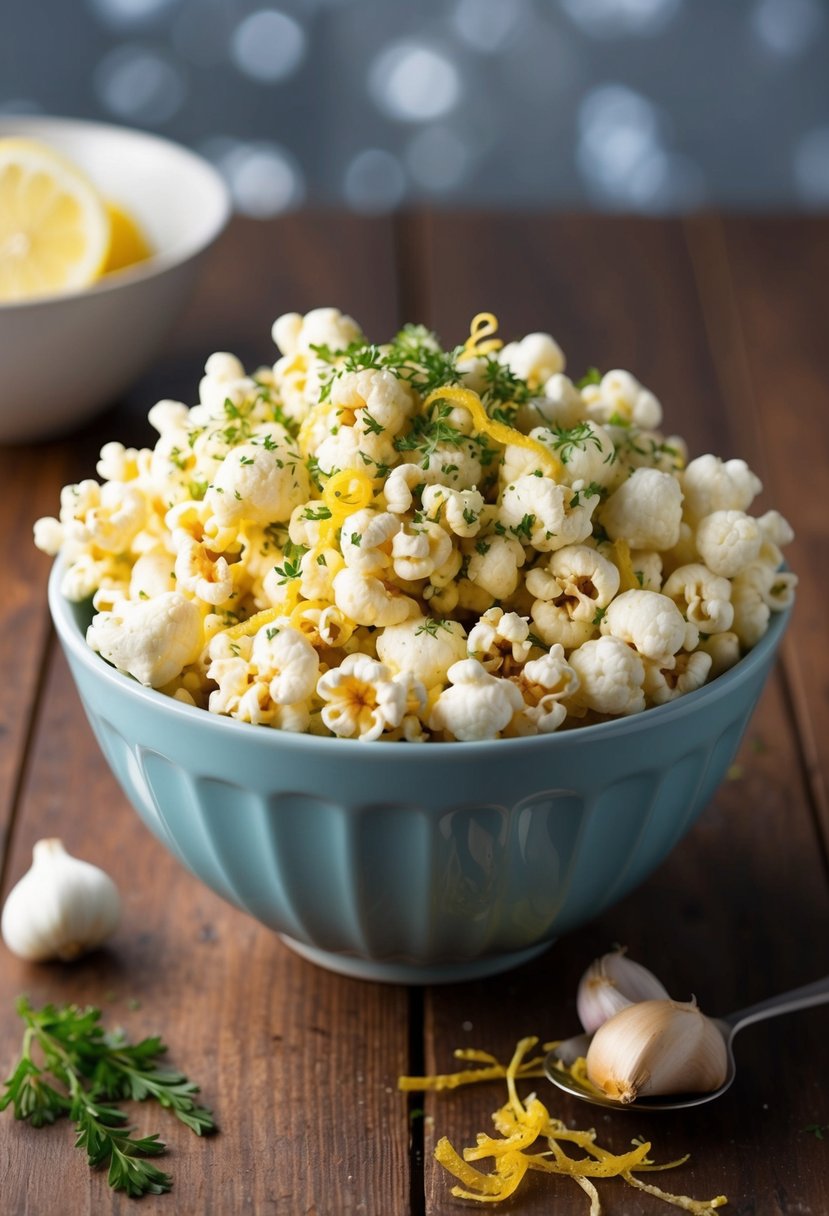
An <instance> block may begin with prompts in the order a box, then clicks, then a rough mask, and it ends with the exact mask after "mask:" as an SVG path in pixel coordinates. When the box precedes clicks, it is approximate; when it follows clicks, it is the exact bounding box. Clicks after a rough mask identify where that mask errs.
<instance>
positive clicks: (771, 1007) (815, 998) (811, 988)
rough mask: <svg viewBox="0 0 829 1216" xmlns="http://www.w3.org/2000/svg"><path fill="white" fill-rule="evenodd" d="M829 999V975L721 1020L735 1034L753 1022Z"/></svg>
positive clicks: (821, 1003)
mask: <svg viewBox="0 0 829 1216" xmlns="http://www.w3.org/2000/svg"><path fill="white" fill-rule="evenodd" d="M827 1001H829V975H827V976H824V978H823V979H822V980H815V981H814V983H812V984H804V985H803V987H802V988H793V989H792V991H791V992H781V993H780V995H779V996H770V997H769V998H768V999H767V1000H765V1001H759V1002H758V1003H757V1004H756V1005H749V1007H748V1009H740V1010H738V1011H737V1013H729V1014H727V1015H726V1016H725V1017H724V1018H721V1019H720V1020H721V1021H723V1022H726V1023H727V1024H728V1025H729V1026H730V1027H731V1030H732V1032H733V1033H734V1034H736V1033H737V1031H738V1030H742V1029H743V1027H744V1026H750V1025H751V1023H752V1022H762V1021H764V1020H765V1019H766V1018H776V1017H778V1016H779V1015H780V1014H781V1013H794V1012H795V1011H796V1010H798V1009H808V1008H809V1007H810V1006H811V1005H824V1004H826V1002H827Z"/></svg>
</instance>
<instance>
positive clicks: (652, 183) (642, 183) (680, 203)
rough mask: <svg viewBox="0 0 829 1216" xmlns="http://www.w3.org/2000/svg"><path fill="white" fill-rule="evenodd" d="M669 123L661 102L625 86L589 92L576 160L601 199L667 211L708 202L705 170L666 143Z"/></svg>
mask: <svg viewBox="0 0 829 1216" xmlns="http://www.w3.org/2000/svg"><path fill="white" fill-rule="evenodd" d="M664 126H665V124H664V121H663V120H662V118H661V116H660V113H659V111H658V109H657V107H656V106H655V105H654V104H653V103H652V102H651V101H649V100H648V98H646V97H643V96H642V95H641V94H639V93H636V92H635V91H634V90H632V89H629V88H627V87H626V86H625V85H620V84H605V85H601V86H599V87H598V88H596V89H594V90H592V91H591V92H590V93H588V94H587V96H586V97H585V98H584V100H583V101H582V104H581V106H580V109H579V117H578V128H579V141H578V147H577V152H576V161H577V164H578V168H579V171H580V173H581V176H582V179H583V181H584V183H585V186H586V188H587V191H588V193H589V195H590V197H591V198H592V199H593V200H594V201H595V202H596V203H597V204H599V205H600V206H604V207H607V208H611V209H624V210H633V211H639V212H650V213H654V214H663V213H667V212H671V211H677V212H682V211H688V210H690V209H692V208H693V207H697V206H699V205H700V204H701V203H702V202H703V200H704V195H705V188H704V181H703V175H702V172H701V170H700V169H699V167H698V166H697V165H696V164H695V162H694V161H693V160H692V159H691V158H690V157H688V156H686V155H684V154H682V153H680V152H676V151H674V150H673V149H671V148H670V147H668V146H666V138H665V130H664Z"/></svg>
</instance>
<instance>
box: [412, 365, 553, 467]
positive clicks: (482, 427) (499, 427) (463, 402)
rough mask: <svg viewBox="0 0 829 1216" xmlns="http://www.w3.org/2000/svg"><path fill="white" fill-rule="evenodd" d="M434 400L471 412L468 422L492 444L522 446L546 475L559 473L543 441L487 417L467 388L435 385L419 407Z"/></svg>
mask: <svg viewBox="0 0 829 1216" xmlns="http://www.w3.org/2000/svg"><path fill="white" fill-rule="evenodd" d="M438 400H441V401H450V402H451V403H452V404H453V405H459V406H461V407H462V408H463V409H465V410H468V411H469V413H470V414H471V415H472V422H473V424H474V426H475V430H476V431H477V432H478V434H479V435H487V436H489V438H490V439H494V440H495V441H496V443H501V444H503V445H504V446H505V447H507V446H512V447H516V448H526V449H527V451H529V452H532V453H533V455H534V456H536V458H537V459H538V462H539V464H540V465H541V467H542V469H543V470H544V472H545V473H546V474H547V476H548V477H552V478H554V479H555V478H557V477H558V476H559V474H560V473H561V463H560V461H559V460H557V459H556V457H555V456H554V455H553V454H552V452H550V451H549V450H548V449H547V448H545V446H544V444H543V443H539V442H538V440H537V439H532V438H531V437H530V436H529V435H524V434H522V432H521V431H517V430H516V429H515V427H514V426H508V425H507V423H506V422H499V421H498V419H497V418H490V416H489V414H488V413H487V412H486V410H485V409H484V403H483V402H482V401H481V398H480V397H479V396H478V394H477V393H476V392H473V390H472V389H471V388H461V387H460V386H457V385H446V386H444V387H443V388H436V389H434V390H433V391H432V392H431V393H430V394H429V396H428V397H427V398H426V400H425V401H424V402H423V408H424V409H428V407H429V406H430V405H431V404H432V402H433V401H438Z"/></svg>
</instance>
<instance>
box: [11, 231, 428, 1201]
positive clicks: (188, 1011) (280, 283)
mask: <svg viewBox="0 0 829 1216" xmlns="http://www.w3.org/2000/svg"><path fill="white" fill-rule="evenodd" d="M366 268H370V273H368V272H367V270H366ZM324 303H333V304H342V306H343V307H344V308H347V309H349V310H352V311H353V312H354V314H355V315H356V316H358V317H359V319H360V320H361V321H362V322H363V323H364V324H365V325H366V326H367V327H369V326H370V327H374V328H375V329H376V328H377V327H378V326H379V327H383V328H389V329H393V328H394V327H395V326H396V324H397V315H396V307H397V305H396V295H395V287H394V274H393V265H392V260H391V243H390V239H389V227H388V225H387V224H385V223H384V222H382V221H377V222H368V221H352V220H345V221H339V220H338V219H337V218H336V217H335V216H317V217H311V218H310V219H309V220H308V221H307V223H306V222H305V221H304V220H301V219H299V218H291V219H288V220H285V221H280V222H279V223H276V224H273V225H264V224H263V225H258V224H253V223H247V224H245V223H241V222H240V223H237V224H234V226H233V229H232V230H231V232H230V234H229V236H228V237H227V238H226V240H225V242H224V244H223V246H222V249H221V250H220V253H219V257H218V261H217V263H216V266H215V267H214V268H213V271H212V273H211V277H210V279H209V281H208V283H207V286H206V287H205V289H204V294H203V296H202V297H201V298H200V300H198V301H197V302H196V304H195V306H194V309H193V311H192V312H191V314H190V318H189V320H188V321H187V322H186V323H185V324H184V325H183V326H182V328H181V329H180V330H179V332H178V334H177V335H176V336H175V341H174V343H173V345H172V347H171V349H170V351H169V353H168V355H167V356H166V359H167V360H169V363H170V366H172V368H173V370H174V372H175V376H174V377H173V378H174V379H175V378H176V377H178V378H181V375H180V373H181V368H182V367H186V368H187V369H188V370H195V373H196V375H198V369H199V365H200V363H201V362H203V360H204V358H205V357H206V355H207V354H209V353H210V351H211V350H213V349H216V348H221V347H226V348H230V349H236V350H240V351H241V348H242V347H243V346H244V345H245V344H247V351H246V352H243V353H247V354H248V355H249V357H250V358H255V359H262V358H266V357H268V356H269V355H270V351H271V348H270V343H269V338H268V335H269V330H270V325H271V321H272V320H273V318H274V316H275V315H276V314H277V312H281V311H285V310H290V309H293V308H298V309H305V308H308V307H310V306H313V305H315V304H324ZM197 348H198V355H196V353H195V352H196V349H197ZM271 357H272V356H271ZM179 360H181V362H180V363H179ZM164 367H165V360H162V361H161V363H160V365H159V369H156V371H155V372H154V373H153V374H151V375H150V376H149V377H147V379H146V380H145V382H144V384H143V386H141V385H139V386H136V390H135V391H134V392H133V393H131V394H130V396H129V399H128V401H127V402H126V406H125V409H124V410H123V411H122V413H121V415H120V416H121V417H124V416H125V415H126V414H129V413H130V411H131V410H132V409H133V407H134V409H135V412H134V418H135V421H136V431H138V430H139V429H140V428H139V427H138V425H137V423H138V417H139V415H138V405H137V399H138V398H139V397H141V396H143V395H144V390H145V389H146V388H147V386H149V388H150V389H151V390H152V392H151V394H150V396H149V400H145V401H143V402H142V405H141V408H142V409H143V410H146V406H147V405H148V404H150V403H151V402H152V400H155V397H156V396H157V395H161V394H162V393H164V394H166V392H168V391H169V388H167V387H165V385H164V384H162V383H160V381H161V379H162V377H161V374H160V372H161V371H163V370H164ZM177 369H178V370H177ZM157 382H159V383H158V388H157V389H156V387H155V385H156V383H157ZM193 387H194V386H193ZM182 395H184V392H183V391H182ZM113 420H115V421H117V417H115V416H113V418H109V419H104V420H103V422H102V423H101V426H100V430H99V437H100V439H103V440H105V439H109V438H115V437H116V436H117V437H120V433H119V432H117V431H116V432H113V431H112V430H110V429H109V428H108V426H106V424H107V423H108V422H109V421H113ZM127 421H128V422H129V418H128V419H127ZM58 489H59V486H58V484H57V483H56V482H55V483H54V484H53V487H52V492H53V495H54V496H55V501H56V498H57V492H58ZM38 593H39V592H38V591H37V589H36V588H35V587H34V582H32V584H31V585H29V584H28V583H27V594H29V595H30V596H31V597H35V596H36V595H37V594H38ZM24 666H25V664H24ZM33 734H34V739H33V749H32V755H31V762H30V765H29V767H28V771H27V774H26V780H25V784H24V788H23V791H22V799H21V805H20V810H19V814H18V818H17V822H16V825H15V831H14V839H13V845H12V849H11V856H10V862H9V867H8V881H9V882H11V881H14V880H16V879H17V878H18V877H19V876H20V874H22V873H23V872H24V870H25V869H26V868H27V866H28V860H29V856H30V850H31V846H32V844H33V842H34V841H35V840H36V839H37V838H39V837H42V836H45V835H52V834H54V835H60V836H62V837H63V839H64V840H65V841H66V844H67V847H68V848H69V849H70V851H74V852H76V853H77V854H78V855H80V856H83V857H85V858H88V859H89V860H90V861H93V862H95V863H97V864H99V865H102V866H103V867H104V868H105V869H106V870H107V871H108V872H109V873H110V874H112V876H113V877H114V878H115V879H116V881H117V882H118V884H119V887H120V888H121V891H122V894H123V896H124V901H125V914H124V921H123V925H122V927H121V928H120V929H119V931H118V933H117V934H116V935H115V937H114V938H113V940H112V942H111V944H110V945H109V946H108V947H107V949H106V950H103V951H100V952H98V953H96V954H95V955H93V956H91V957H90V958H88V959H87V960H85V961H82V962H81V963H79V964H77V965H76V966H73V967H58V966H52V965H50V966H33V965H27V964H24V963H22V962H21V961H19V960H17V959H14V958H12V957H11V956H10V955H9V954H8V953H7V952H6V951H5V949H4V959H3V965H2V968H0V1011H2V1014H0V1061H2V1065H0V1066H2V1067H3V1068H4V1069H5V1068H6V1065H7V1063H8V1062H10V1061H11V1060H12V1058H13V1056H14V1054H15V1051H16V1048H17V1044H18V1042H19V1032H20V1027H19V1023H18V1022H17V1019H16V1018H15V1016H14V1014H13V1013H12V1006H13V1001H14V998H15V997H16V995H17V994H18V993H20V992H22V991H26V992H28V993H29V995H30V997H31V999H32V1001H33V1002H35V1003H41V1002H43V1001H45V1000H52V1001H56V1002H62V1001H77V1002H81V1003H86V1002H89V1003H93V1004H97V1005H101V1006H103V1008H104V1010H105V1016H106V1018H107V1021H108V1022H109V1023H112V1024H121V1025H123V1026H124V1027H125V1028H126V1029H127V1030H128V1032H130V1033H131V1034H133V1035H136V1036H139V1035H143V1034H147V1033H155V1032H160V1033H162V1034H163V1036H164V1038H165V1039H166V1040H167V1042H168V1043H169V1046H170V1053H171V1055H170V1058H171V1062H174V1063H175V1064H176V1065H177V1066H180V1067H181V1068H182V1069H183V1070H184V1071H186V1072H187V1073H188V1074H189V1075H190V1076H192V1077H193V1079H195V1080H197V1081H198V1082H199V1083H200V1084H201V1085H202V1087H203V1093H204V1100H205V1101H206V1102H207V1103H208V1104H209V1105H211V1106H212V1107H213V1108H214V1109H215V1112H216V1116H217V1119H218V1121H219V1124H220V1127H221V1132H220V1134H219V1135H218V1136H217V1137H215V1138H213V1139H210V1140H204V1141H199V1140H197V1139H196V1138H195V1137H194V1136H192V1134H191V1133H190V1132H188V1131H187V1130H186V1129H183V1128H182V1129H179V1127H178V1126H177V1125H176V1124H175V1123H174V1121H173V1120H172V1119H169V1118H167V1117H165V1115H166V1113H165V1112H157V1111H152V1110H145V1109H143V1108H140V1109H139V1110H138V1111H137V1112H136V1123H137V1124H138V1125H139V1126H140V1127H142V1128H143V1129H145V1130H156V1131H159V1132H162V1134H163V1138H164V1139H165V1140H167V1141H168V1143H169V1144H170V1148H171V1151H170V1154H169V1157H168V1158H165V1159H162V1160H161V1161H160V1162H159V1165H161V1167H162V1168H165V1167H166V1166H168V1167H169V1169H170V1170H171V1172H172V1173H173V1174H174V1178H175V1193H174V1195H173V1196H170V1197H169V1198H165V1197H159V1198H158V1199H154V1198H147V1199H145V1200H144V1202H143V1204H142V1211H147V1212H150V1213H154V1212H158V1213H159V1214H161V1213H165V1212H166V1213H170V1212H173V1211H175V1212H176V1213H177V1214H181V1216H197V1214H198V1216H202V1214H203V1213H204V1212H242V1211H251V1212H256V1213H257V1214H258V1213H263V1214H265V1216H267V1214H269V1213H279V1214H280V1216H281V1214H282V1213H285V1212H291V1213H294V1212H296V1213H300V1212H301V1213H319V1214H322V1213H338V1214H339V1213H344V1214H348V1213H359V1212H364V1213H365V1212H389V1213H391V1212H401V1213H402V1212H404V1211H405V1210H406V1209H407V1206H408V1201H409V1179H408V1126H407V1122H406V1119H405V1115H403V1116H401V1110H400V1102H399V1098H398V1096H397V1094H396V1092H395V1091H394V1088H393V1086H394V1081H395V1078H396V1077H397V1075H398V1074H399V1073H400V1072H402V1071H405V1069H406V1066H407V1051H408V1033H409V1031H408V998H407V994H406V992H405V990H404V989H401V988H395V987H380V986H374V985H367V984H363V983H360V982H358V981H350V980H346V979H343V978H340V977H337V976H333V975H330V974H328V973H327V972H323V971H320V970H318V969H316V968H314V967H313V966H311V965H310V964H308V963H305V962H303V961H302V960H300V959H299V958H298V957H296V956H295V955H293V954H292V953H291V952H290V951H288V950H287V949H286V948H285V947H283V946H282V945H281V943H280V942H279V940H278V939H277V938H276V937H275V935H273V934H272V933H269V932H268V931H266V930H265V929H263V928H261V927H260V926H258V925H257V924H255V923H254V922H253V921H252V920H250V919H249V918H247V917H245V916H244V915H242V914H241V913H239V912H236V911H235V910H234V909H232V908H230V907H229V906H227V905H225V904H224V903H222V902H221V901H220V900H219V899H217V898H216V897H214V896H213V895H212V894H211V893H210V892H208V891H207V890H206V889H205V888H204V887H202V886H201V885H200V884H199V883H198V882H197V881H196V880H195V879H193V878H191V877H190V876H189V875H188V874H186V873H185V872H184V871H183V869H182V868H181V867H180V866H178V865H177V864H176V863H175V862H174V861H173V860H172V858H171V857H170V856H169V855H168V854H167V853H166V852H165V851H164V850H163V849H162V847H161V846H160V845H159V844H158V843H157V842H156V841H155V840H154V839H153V838H152V837H151V836H150V835H149V833H148V832H147V831H146V830H145V829H144V828H143V826H142V825H141V824H140V822H139V821H138V819H137V817H136V816H135V815H134V813H133V812H132V811H131V810H130V809H129V808H128V806H127V804H126V802H125V800H124V798H123V796H122V795H121V794H120V792H119V791H118V789H117V787H116V785H115V782H114V779H113V778H112V776H111V774H110V773H109V771H108V769H107V767H106V765H105V762H104V761H103V759H102V757H101V756H100V755H99V753H98V750H97V746H96V745H95V743H94V741H93V738H92V735H91V732H90V731H89V729H88V727H87V725H86V723H85V721H84V719H83V717H82V714H81V712H80V707H79V702H78V700H77V697H76V695H75V693H74V690H73V688H72V686H71V682H70V677H69V674H68V671H67V669H66V666H65V663H64V661H63V658H62V656H61V655H60V654H56V655H55V656H54V659H53V661H52V662H51V663H50V665H49V671H48V679H47V683H46V685H45V688H44V691H43V693H42V695H41V696H40V697H39V699H38V705H37V717H36V720H35V722H34V728H33ZM7 886H8V884H7ZM136 1006H140V1007H136ZM71 1141H72V1137H71V1134H70V1131H69V1129H68V1128H66V1127H62V1128H61V1127H56V1128H51V1129H45V1130H42V1131H34V1130H32V1129H29V1128H27V1127H25V1126H22V1125H20V1124H16V1123H14V1122H13V1121H12V1119H11V1117H10V1116H9V1115H8V1114H6V1115H5V1116H4V1117H3V1118H2V1119H0V1179H2V1182H0V1186H2V1194H3V1201H2V1207H3V1210H4V1211H7V1212H9V1213H12V1212H14V1213H18V1212H21V1213H22V1212H24V1211H26V1212H30V1213H34V1214H35V1216H46V1213H49V1212H51V1211H53V1210H54V1195H55V1190H56V1188H59V1189H60V1195H61V1199H60V1208H61V1212H62V1213H64V1214H65V1216H79V1214H80V1213H89V1214H94V1216H97V1214H98V1213H100V1212H102V1211H107V1212H112V1213H121V1212H126V1211H128V1210H129V1211H132V1205H131V1203H130V1202H129V1201H128V1200H126V1199H124V1198H118V1197H114V1196H112V1195H111V1194H110V1193H109V1192H108V1189H107V1186H106V1180H105V1177H104V1176H102V1175H101V1174H97V1173H96V1174H91V1173H90V1171H89V1170H88V1168H87V1166H86V1164H85V1162H84V1160H83V1157H82V1155H81V1153H80V1152H78V1151H76V1150H75V1149H73V1147H72V1142H71Z"/></svg>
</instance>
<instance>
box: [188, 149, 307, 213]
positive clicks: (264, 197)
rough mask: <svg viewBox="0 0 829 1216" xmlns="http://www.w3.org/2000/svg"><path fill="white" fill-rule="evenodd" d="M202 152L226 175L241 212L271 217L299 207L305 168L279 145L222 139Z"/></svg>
mask: <svg viewBox="0 0 829 1216" xmlns="http://www.w3.org/2000/svg"><path fill="white" fill-rule="evenodd" d="M201 151H202V152H203V153H204V155H205V156H207V157H208V158H209V159H210V160H212V161H213V163H214V164H215V165H216V167H217V169H219V171H220V172H221V174H222V175H223V177H224V178H225V181H226V182H227V184H228V187H229V189H230V193H231V195H232V197H233V202H234V204H235V206H236V210H237V211H238V212H240V214H242V215H249V216H252V217H253V218H255V219H269V218H270V217H271V216H274V215H281V214H282V213H283V212H285V211H291V210H293V208H295V207H298V206H299V204H300V203H301V202H302V200H303V198H304V197H305V181H304V177H303V173H302V170H301V168H300V166H299V164H298V163H297V161H296V159H295V158H294V157H293V156H292V154H291V153H290V152H289V151H288V150H287V149H286V148H283V147H281V145H279V144H276V143H273V142H272V141H269V140H257V141H253V142H245V141H243V140H234V139H227V138H219V139H214V140H210V141H207V142H206V143H205V144H204V145H203V146H202V149H201Z"/></svg>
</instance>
